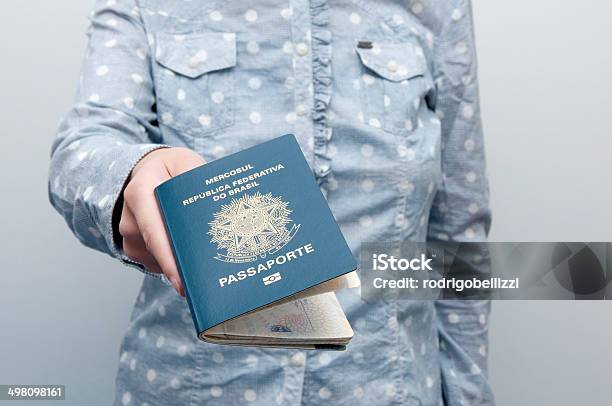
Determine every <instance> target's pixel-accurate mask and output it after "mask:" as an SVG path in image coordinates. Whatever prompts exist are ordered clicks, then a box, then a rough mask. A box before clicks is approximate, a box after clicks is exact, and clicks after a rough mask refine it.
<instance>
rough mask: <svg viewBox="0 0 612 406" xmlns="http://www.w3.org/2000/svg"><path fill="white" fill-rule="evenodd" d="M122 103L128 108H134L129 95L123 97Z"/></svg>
mask: <svg viewBox="0 0 612 406" xmlns="http://www.w3.org/2000/svg"><path fill="white" fill-rule="evenodd" d="M123 104H124V105H125V107H127V108H128V109H133V108H134V99H132V98H131V97H126V98H125V99H123Z"/></svg>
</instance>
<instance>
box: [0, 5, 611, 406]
mask: <svg viewBox="0 0 612 406" xmlns="http://www.w3.org/2000/svg"><path fill="white" fill-rule="evenodd" d="M90 8H91V1H82V2H75V1H70V2H69V1H66V0H63V1H52V2H51V1H43V0H30V1H27V2H26V1H2V2H1V3H0V15H1V16H2V24H0V55H1V58H2V68H1V74H0V89H1V94H0V114H1V117H2V122H1V125H2V130H1V134H2V135H1V136H0V151H2V155H1V156H2V158H1V159H0V173H1V174H2V193H1V194H0V196H1V200H0V224H1V225H2V233H1V234H0V247H1V248H0V250H1V254H2V275H1V279H0V309H1V310H0V383H3V384H8V383H39V384H43V383H61V384H66V385H67V388H68V392H67V395H68V396H67V397H68V401H67V402H66V403H69V404H74V405H82V404H87V405H106V404H109V403H111V399H112V395H113V384H114V375H115V368H116V364H117V358H118V346H119V343H120V340H121V337H122V334H123V331H124V329H125V328H126V326H127V322H128V318H129V315H130V310H131V306H132V304H133V302H134V298H135V296H136V292H137V289H138V287H139V284H140V282H141V276H140V275H139V274H138V273H137V272H134V271H132V270H128V269H122V268H121V267H119V266H118V265H117V263H116V262H115V261H113V260H111V259H109V258H107V257H105V256H103V255H102V254H98V253H96V252H93V251H91V250H88V249H84V248H83V247H82V246H80V245H79V243H78V242H77V240H76V239H75V238H73V237H72V235H71V234H70V233H69V231H68V228H67V227H66V225H65V224H64V223H63V220H61V219H60V217H59V216H58V215H57V214H56V213H55V212H53V211H52V209H51V208H50V206H49V204H48V202H47V196H46V175H47V164H48V153H49V146H50V144H51V141H52V138H53V136H54V131H55V126H56V123H57V121H58V119H59V117H60V116H61V114H62V113H63V112H64V111H65V110H66V108H67V107H68V106H69V104H70V102H71V100H72V96H73V94H74V89H75V86H76V82H77V76H78V69H79V64H80V60H81V54H82V50H83V46H84V42H85V37H84V35H83V33H84V30H85V27H86V23H87V22H86V16H87V14H88V12H89V11H90ZM474 8H475V18H476V31H477V40H478V47H479V48H478V49H479V58H480V81H481V96H482V102H483V114H484V124H485V130H486V136H487V152H488V160H489V173H490V177H491V187H492V205H493V210H494V214H495V219H494V227H493V231H492V235H491V237H492V239H493V240H498V241H518V240H531V241H580V240H592V241H596V240H602V241H610V240H612V238H611V237H610V230H611V229H612V227H611V226H612V216H610V214H609V213H610V211H609V210H610V207H611V206H612V205H611V203H612V193H611V192H610V187H609V179H610V178H609V167H610V165H609V162H610V158H609V156H610V150H611V149H612V139H611V137H612V108H611V103H610V100H609V98H610V95H611V94H612V84H611V82H610V72H611V71H612V47H611V46H610V38H612V24H610V22H609V19H610V15H612V3H610V2H607V1H603V0H601V1H595V0H585V1H569V0H538V1H532V0H513V1H505V2H502V1H477V2H476V3H475V7H474ZM610 310H611V307H610V305H609V304H608V303H571V302H547V303H545V302H537V303H536V302H517V303H509V302H505V303H502V302H496V303H494V316H493V320H492V326H491V327H492V331H491V349H490V364H491V365H490V370H491V371H490V374H491V380H492V382H493V385H494V389H495V391H496V395H497V399H498V403H499V404H500V405H502V406H505V405H541V404H554V405H576V404H584V405H603V404H609V403H610V399H608V396H607V392H608V390H607V389H608V388H609V383H610V379H611V378H610V376H611V372H612V371H611V369H610V365H611V364H612V362H611V361H612V355H610V352H609V351H608V345H609V344H610V343H612V323H611V322H610V320H612V315H611V313H612V312H611V311H610Z"/></svg>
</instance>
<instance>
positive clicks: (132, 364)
mask: <svg viewBox="0 0 612 406" xmlns="http://www.w3.org/2000/svg"><path fill="white" fill-rule="evenodd" d="M135 369H136V360H135V359H133V358H132V360H131V361H130V370H132V371H133V370H135Z"/></svg>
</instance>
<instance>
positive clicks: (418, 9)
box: [412, 2, 423, 14]
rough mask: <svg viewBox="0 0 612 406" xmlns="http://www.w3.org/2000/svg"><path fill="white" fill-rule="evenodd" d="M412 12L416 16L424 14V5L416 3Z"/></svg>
mask: <svg viewBox="0 0 612 406" xmlns="http://www.w3.org/2000/svg"><path fill="white" fill-rule="evenodd" d="M412 12H413V13H414V14H421V13H422V12H423V4H422V3H419V2H417V3H414V5H413V6H412Z"/></svg>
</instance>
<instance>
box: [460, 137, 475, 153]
mask: <svg viewBox="0 0 612 406" xmlns="http://www.w3.org/2000/svg"><path fill="white" fill-rule="evenodd" d="M463 146H464V147H465V150H466V151H470V152H471V151H474V148H475V147H476V144H475V143H474V140H473V139H471V138H468V139H467V140H465V142H464V143H463Z"/></svg>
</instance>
